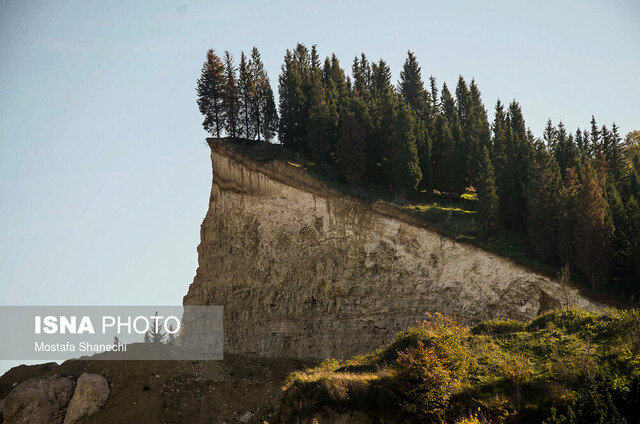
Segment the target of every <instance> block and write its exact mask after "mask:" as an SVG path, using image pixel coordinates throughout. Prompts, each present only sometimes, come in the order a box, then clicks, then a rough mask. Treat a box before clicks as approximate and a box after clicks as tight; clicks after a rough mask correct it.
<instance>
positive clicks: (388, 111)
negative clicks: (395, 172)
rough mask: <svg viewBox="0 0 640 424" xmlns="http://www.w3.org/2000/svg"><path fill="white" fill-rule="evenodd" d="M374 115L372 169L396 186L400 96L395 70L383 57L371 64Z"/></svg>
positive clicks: (371, 152) (381, 179)
mask: <svg viewBox="0 0 640 424" xmlns="http://www.w3.org/2000/svg"><path fill="white" fill-rule="evenodd" d="M371 80H372V81H371V109H370V110H371V118H372V122H373V131H372V134H371V137H370V143H369V147H368V149H367V151H368V152H369V154H368V155H367V160H368V166H367V169H368V172H369V174H370V175H371V176H372V177H373V178H377V179H378V180H379V181H380V182H385V181H386V182H388V183H389V185H392V184H391V182H392V179H393V176H392V170H391V167H390V163H389V161H390V156H391V152H392V143H393V134H394V125H395V122H396V108H397V98H396V96H395V93H394V89H393V86H392V85H391V70H390V69H389V67H388V66H387V64H386V62H385V61H384V60H382V59H380V61H379V62H378V63H374V64H372V65H371Z"/></svg>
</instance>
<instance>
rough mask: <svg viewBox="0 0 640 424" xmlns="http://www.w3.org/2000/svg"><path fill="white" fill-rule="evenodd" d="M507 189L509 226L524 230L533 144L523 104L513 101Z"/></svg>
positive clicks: (508, 123) (508, 143) (508, 145)
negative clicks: (527, 128)
mask: <svg viewBox="0 0 640 424" xmlns="http://www.w3.org/2000/svg"><path fill="white" fill-rule="evenodd" d="M506 154H507V188H506V190H505V194H506V196H505V197H506V199H505V203H506V207H507V214H506V220H505V221H506V223H507V224H508V225H509V227H511V228H512V229H514V230H516V231H521V232H522V231H523V230H524V229H525V227H526V226H525V225H524V223H525V222H526V221H525V217H526V201H525V198H524V187H526V185H527V176H528V175H529V164H530V163H531V157H532V155H533V144H532V143H531V140H530V138H529V136H528V135H527V130H526V127H525V123H524V117H523V116H522V110H521V109H520V105H519V104H518V103H517V102H516V101H515V100H514V101H513V102H511V104H510V105H509V111H508V115H507V146H506Z"/></svg>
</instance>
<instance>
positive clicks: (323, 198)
mask: <svg viewBox="0 0 640 424" xmlns="http://www.w3.org/2000/svg"><path fill="white" fill-rule="evenodd" d="M208 142H209V145H210V147H211V161H212V166H213V183H212V188H211V197H210V201H209V210H208V212H207V215H206V217H205V219H204V222H203V223H202V228H201V243H200V246H199V247H198V254H199V267H198V270H197V273H196V276H195V279H194V281H193V283H192V284H191V286H190V288H189V292H188V294H187V295H186V296H185V298H184V303H185V304H189V305H199V304H204V305H223V306H224V308H225V351H226V352H232V353H246V354H253V355H260V356H286V357H299V358H319V357H328V356H333V357H346V356H349V355H355V354H359V353H363V352H366V351H368V350H371V349H373V348H375V347H377V346H379V345H381V344H384V343H386V342H388V341H390V340H391V339H392V337H393V336H394V335H395V334H396V333H397V332H398V331H400V330H402V329H404V328H406V327H408V326H410V325H414V324H415V323H416V322H417V321H420V320H422V319H423V317H424V313H425V312H442V313H449V314H451V313H453V314H457V315H460V316H462V317H463V318H464V319H465V320H467V321H469V322H478V321H480V320H484V319H489V318H496V317H504V318H515V319H523V320H526V319H530V318H533V317H535V316H537V315H538V314H540V313H542V312H545V311H548V310H550V309H553V308H557V307H560V306H561V305H564V303H565V302H566V299H569V302H570V303H571V305H572V306H579V307H583V308H587V309H590V308H593V305H592V304H591V303H590V302H589V301H588V300H586V299H584V298H583V297H582V296H580V294H578V293H577V291H576V290H575V289H571V288H563V287H560V286H559V285H558V284H557V282H556V281H554V280H552V279H550V278H549V277H547V276H544V275H542V274H539V273H536V272H533V271H531V270H529V269H527V268H525V267H522V266H519V265H517V264H514V263H513V262H512V261H510V260H508V259H506V258H503V257H501V256H499V255H496V254H493V253H489V252H486V251H484V250H482V249H479V248H477V247H475V246H472V245H469V244H465V243H460V242H457V241H455V240H454V239H451V238H449V237H447V236H445V235H443V234H440V233H438V232H436V231H435V230H433V229H432V228H430V227H429V226H428V225H426V224H425V223H423V222H422V221H420V220H418V219H416V218H413V217H411V216H408V215H406V214H403V213H401V212H400V211H398V210H397V209H396V208H395V207H393V206H392V205H389V204H386V203H381V202H377V203H374V204H368V203H365V202H362V201H359V200H356V199H353V198H351V197H349V196H346V195H344V194H342V193H340V192H339V191H337V190H334V189H332V188H330V187H328V186H327V185H325V184H324V183H322V182H321V181H319V180H317V179H315V178H313V177H312V176H310V175H309V174H308V173H306V172H305V171H304V170H303V169H301V168H300V167H299V166H297V165H295V164H291V163H288V162H285V161H281V160H277V159H268V157H269V155H261V154H260V153H261V152H260V147H258V148H256V149H257V152H254V154H253V155H251V157H255V156H262V157H263V160H256V159H255V158H254V159H252V158H250V155H248V154H246V153H242V152H240V151H239V150H238V149H235V148H233V147H232V146H230V145H228V144H226V143H225V142H223V141H220V140H215V139H208ZM265 148H266V147H265ZM265 156H266V157H267V159H265ZM190 331H191V332H197V331H199V330H198V328H197V327H195V326H191V327H187V328H186V332H187V334H186V336H187V337H188V336H189V332H190Z"/></svg>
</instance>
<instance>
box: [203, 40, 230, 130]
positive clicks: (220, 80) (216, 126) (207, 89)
mask: <svg viewBox="0 0 640 424" xmlns="http://www.w3.org/2000/svg"><path fill="white" fill-rule="evenodd" d="M224 85H225V80H224V65H223V63H222V60H220V57H218V55H216V53H215V51H214V50H213V49H210V50H209V51H208V52H207V59H206V61H205V62H204V64H203V65H202V71H201V72H200V78H199V79H198V82H197V87H196V92H197V94H198V109H199V110H200V113H201V114H203V115H204V122H203V123H202V126H203V127H204V129H205V131H207V132H208V133H210V134H211V135H215V136H216V137H218V138H220V133H221V132H222V131H223V130H224V127H223V123H224V115H223V110H224V107H223V102H224Z"/></svg>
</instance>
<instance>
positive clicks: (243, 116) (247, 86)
mask: <svg viewBox="0 0 640 424" xmlns="http://www.w3.org/2000/svg"><path fill="white" fill-rule="evenodd" d="M253 92H254V89H253V79H252V78H251V71H250V70H249V64H248V62H247V58H246V56H245V54H244V52H242V53H241V55H240V65H239V68H238V100H239V107H238V108H239V114H238V116H239V118H238V119H239V124H240V128H241V130H240V133H241V134H242V136H244V137H246V138H248V139H253V135H254V134H253V130H252V125H251V111H252V110H253V109H254V106H253V102H254V101H255V99H254V98H253Z"/></svg>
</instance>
